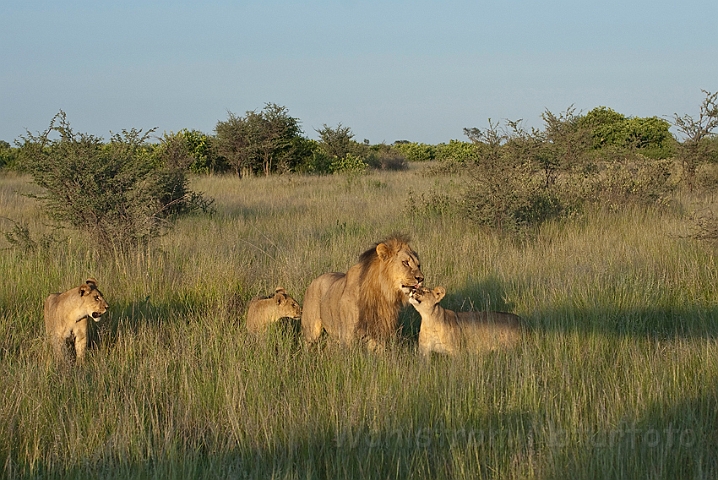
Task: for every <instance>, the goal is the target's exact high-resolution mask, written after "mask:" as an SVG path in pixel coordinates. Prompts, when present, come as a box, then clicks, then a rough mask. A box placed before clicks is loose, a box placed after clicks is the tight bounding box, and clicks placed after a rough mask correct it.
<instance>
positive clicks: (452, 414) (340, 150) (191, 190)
mask: <svg viewBox="0 0 718 480" xmlns="http://www.w3.org/2000/svg"><path fill="white" fill-rule="evenodd" d="M715 100H716V98H715V95H714V94H709V93H706V100H705V102H704V104H703V105H702V106H701V110H700V115H699V117H698V118H693V117H690V116H678V115H676V116H675V119H674V123H673V124H674V126H676V128H677V129H678V130H679V131H680V132H682V133H683V136H680V138H676V137H674V136H673V135H671V134H670V132H669V128H670V126H671V125H670V124H669V123H668V122H666V121H663V120H660V119H657V118H652V119H635V118H628V117H625V116H623V115H621V114H618V113H617V112H614V111H612V110H610V109H608V108H599V109H596V110H593V111H591V112H589V113H587V114H585V115H582V114H578V113H576V112H575V111H573V110H572V109H568V110H567V111H566V112H563V113H560V114H552V113H551V112H545V114H544V125H545V128H544V129H543V130H536V129H531V130H526V129H524V128H523V127H522V125H521V122H505V123H503V124H499V123H490V126H489V127H488V128H487V129H475V128H469V129H467V130H466V131H465V133H466V135H467V137H468V139H469V141H467V142H463V141H452V142H449V143H448V144H441V145H433V146H432V145H423V144H416V143H410V142H397V143H395V144H392V145H368V144H367V142H356V141H355V140H354V138H353V137H354V136H353V134H352V132H351V130H350V129H348V128H347V127H344V126H342V125H339V126H337V127H328V126H326V125H325V126H324V127H323V128H322V129H320V130H319V131H318V132H317V133H318V134H319V137H320V139H319V140H316V141H314V140H308V139H306V138H304V137H303V134H302V133H301V131H300V130H298V121H296V119H291V117H289V116H288V113H287V112H286V109H284V108H283V107H278V106H276V105H271V104H269V105H267V106H266V107H265V109H264V110H262V111H261V112H252V114H251V115H250V114H249V113H248V114H247V115H246V116H245V117H236V116H234V115H231V114H230V115H229V119H228V120H227V122H218V126H217V130H216V134H215V135H206V134H202V133H200V132H196V131H189V130H185V131H182V132H180V133H177V134H166V135H164V136H163V137H162V139H160V141H159V142H155V143H148V142H147V141H146V140H147V138H146V137H145V134H143V133H142V132H140V131H136V130H131V131H128V132H123V134H121V135H119V136H116V137H113V138H112V140H111V141H110V142H107V143H106V142H104V141H102V140H100V139H97V138H94V137H91V136H87V135H82V134H76V133H74V132H72V130H71V128H69V124H67V123H66V122H65V119H64V117H59V118H58V120H61V121H59V123H58V122H57V121H56V123H53V124H51V127H50V128H49V129H48V131H47V132H43V133H40V134H36V135H31V134H29V133H28V135H27V136H26V137H25V138H23V139H21V141H20V142H18V145H17V146H16V147H10V146H9V145H0V152H1V153H0V158H1V159H3V160H2V161H3V162H4V165H5V168H4V172H3V173H2V175H0V211H1V212H2V213H1V214H0V216H2V219H0V230H2V231H3V232H4V238H3V240H2V242H3V243H2V249H1V250H0V271H1V272H2V275H3V281H2V282H0V378H2V388H1V389H0V471H2V474H3V477H5V478H68V477H70V478H147V477H153V478H187V477H196V478H541V479H544V478H551V479H554V478H567V479H569V478H570V479H580V478H597V477H598V478H644V477H650V478H706V479H708V478H715V477H716V476H718V387H717V386H718V294H716V285H718V261H717V260H716V243H715V242H716V240H717V239H718V233H717V232H718V228H716V222H715V220H714V218H713V216H712V214H711V213H710V212H712V211H714V210H715V208H716V206H717V204H716V201H717V200H716V196H715V192H716V186H717V185H718V165H716V145H717V144H716V139H715V136H714V135H713V130H714V129H715V126H714V125H713V124H712V123H711V122H712V121H713V120H712V119H713V118H715V117H716V116H718V115H717V114H718V112H716V105H715ZM257 117H258V118H257ZM277 118H282V121H281V122H279V121H277V125H280V124H281V125H280V126H281V128H280V127H279V126H278V127H277V128H276V129H271V132H275V133H276V136H274V137H272V136H271V135H269V134H267V135H265V136H261V135H260V136H251V135H249V134H247V136H245V137H242V135H239V134H237V136H236V137H232V136H231V135H230V133H227V132H225V133H221V132H222V131H223V130H222V129H223V128H224V125H223V124H224V123H227V124H232V125H234V124H235V123H239V124H243V125H242V126H241V128H240V127H237V130H232V129H231V128H229V126H231V125H227V127H228V128H227V129H228V130H231V131H233V132H235V133H234V134H236V132H237V131H239V132H256V130H253V129H255V128H259V127H257V125H260V126H261V125H264V126H265V127H267V125H269V124H271V123H272V122H273V121H276V120H277ZM221 124H222V126H221ZM712 125H713V126H712ZM58 126H60V127H62V129H60V130H58V129H55V128H56V127H58ZM267 128H268V127H267ZM53 129H54V130H53ZM259 130H262V129H261V128H259ZM63 132H64V135H63ZM287 132H289V133H287ZM690 132H695V133H696V135H695V136H691V133H690ZM265 133H266V132H265ZM234 134H232V135H234ZM257 138H262V139H263V140H261V142H260V141H259V140H256V139H257ZM269 138H274V139H275V140H276V143H272V142H271V141H270V140H268V139H269ZM231 139H234V140H231ZM253 139H254V140H253ZM230 140H231V141H230ZM255 141H256V142H258V143H253V142H255ZM243 142H244V143H243ZM263 142H264V143H263ZM270 143H271V144H272V145H274V147H273V148H275V147H276V150H275V149H270V148H269V145H270ZM250 145H252V146H250ZM261 145H264V147H263V148H264V149H262V148H260V147H261ZM268 152H269V153H268ZM275 153H276V156H274V154H275ZM232 155H235V156H232ZM63 160H64V161H65V162H67V163H68V165H71V166H72V168H67V169H65V167H64V166H63V165H62V162H63ZM43 165H46V167H45V168H43ZM694 167H695V168H694ZM279 173H282V174H281V175H280V174H279ZM310 173H314V174H310ZM328 173H334V174H331V175H327V174H328ZM93 176H96V177H98V178H100V179H102V181H98V180H97V178H92V177H93ZM67 177H69V180H68V178H67ZM61 181H65V182H66V183H65V184H64V187H61V188H56V187H55V185H58V184H60V185H61ZM123 181H126V182H127V183H125V184H122V182H123ZM103 185H107V188H108V190H107V191H104V189H103ZM123 185H124V186H123ZM63 188H64V190H63ZM63 192H65V194H66V196H68V197H70V199H71V200H72V201H67V202H65V203H62V201H61V200H62V198H61V197H62V195H63ZM67 192H70V193H67ZM79 192H82V194H84V195H86V196H87V197H89V198H86V199H83V200H82V202H80V200H79V199H77V198H76V197H77V196H80V195H81V193H79ZM107 193H112V197H113V198H114V200H115V201H114V202H112V201H110V200H108V199H105V200H103V195H105V194H107ZM139 198H142V199H143V200H142V201H140V202H139V203H133V202H134V201H135V200H136V199H139ZM185 201H187V202H189V203H186V204H185V203H184V202H185ZM143 202H144V203H143ZM143 204H147V205H149V207H147V209H143V208H140V206H141V205H143ZM175 207H176V208H175ZM120 209H124V210H122V211H127V212H130V211H131V212H132V213H133V214H136V215H137V216H136V217H133V218H135V220H133V221H132V222H130V223H128V224H124V223H122V222H121V221H120V220H118V219H124V218H126V217H128V215H129V214H123V215H120V214H118V213H114V212H117V211H118V210H120ZM88 210H89V211H92V212H94V213H93V215H94V217H93V218H95V219H96V223H94V224H93V223H91V222H87V221H85V220H76V218H80V219H85V218H87V217H86V214H87V212H88ZM100 214H102V215H100ZM142 219H144V220H142ZM155 220H156V221H157V223H156V224H154V227H152V228H149V227H147V223H143V222H150V221H155ZM138 223H139V224H141V225H145V229H140V230H133V228H132V225H136V224H138ZM113 225H114V226H113ZM112 228H117V229H118V230H112ZM101 229H106V230H107V231H109V232H117V231H119V230H122V231H127V232H136V231H139V232H140V233H139V234H137V233H133V234H132V235H130V236H129V237H127V238H125V237H120V236H119V235H120V234H119V233H117V234H116V233H110V234H108V238H110V239H113V240H110V241H105V240H103V238H105V237H103V236H102V235H99V234H98V233H97V231H95V230H98V231H99V230H101ZM393 232H404V233H407V234H409V235H410V236H411V238H412V246H413V247H414V248H415V250H417V251H418V252H419V254H420V256H421V259H422V271H423V273H424V274H425V275H426V284H427V285H428V286H432V287H433V286H437V285H441V286H444V287H446V289H447V291H448V294H447V297H446V298H445V299H444V300H443V301H442V304H443V305H444V306H446V307H447V308H451V309H455V310H468V309H492V310H503V311H510V312H514V313H517V314H519V315H520V316H521V317H523V319H524V321H525V323H526V327H527V330H526V334H525V338H524V341H523V342H522V345H521V346H520V347H519V348H518V349H515V350H510V351H501V352H495V353H492V354H488V355H483V356H472V355H460V356H458V357H456V358H444V357H441V356H435V357H432V358H430V359H428V360H426V359H422V358H420V356H419V355H417V353H416V339H417V333H418V328H419V317H418V314H416V312H414V311H413V309H411V307H408V308H407V309H405V310H404V311H403V312H402V316H401V323H402V329H401V331H400V332H399V334H398V335H397V339H396V341H395V342H394V343H392V344H391V345H390V346H389V348H388V349H387V350H386V352H384V353H369V352H366V351H364V350H363V349H362V348H359V347H357V348H353V349H346V348H340V347H337V346H336V345H333V344H332V343H331V342H330V341H325V342H321V343H320V344H319V345H316V346H307V345H305V344H304V343H303V341H302V339H301V336H300V335H299V334H298V333H297V331H296V325H293V324H291V323H287V324H283V325H281V326H278V328H275V329H273V330H272V331H271V332H270V335H269V336H268V337H267V338H264V339H258V338H255V337H254V336H252V335H250V334H248V333H247V332H246V330H245V328H244V324H243V322H244V315H245V311H246V306H247V304H248V302H249V300H250V299H251V298H252V297H254V296H257V295H268V294H270V293H272V292H273V291H274V289H275V287H276V286H278V285H282V286H283V287H285V288H286V290H287V292H289V293H290V294H291V295H292V296H293V297H295V298H296V299H297V300H300V301H301V300H302V297H303V294H304V291H305V290H306V287H307V286H308V285H309V283H310V282H311V280H312V279H313V278H315V277H317V276H318V275H320V274H321V273H324V272H326V271H332V270H336V271H344V270H346V269H347V268H348V267H349V266H350V265H352V264H353V263H354V262H355V261H356V259H357V257H358V255H359V254H360V253H361V252H362V251H364V250H365V249H366V248H368V247H369V246H371V244H373V243H374V242H376V241H378V240H381V239H382V238H384V237H386V236H388V235H390V234H391V233H393ZM119 238H122V240H121V241H120V240H117V239H119ZM88 276H94V277H95V278H97V279H98V284H99V287H100V289H101V290H102V291H103V293H104V294H105V298H106V299H107V301H108V302H109V304H110V309H109V311H108V313H107V314H106V316H104V317H103V318H102V320H101V321H100V322H99V323H98V324H96V325H95V327H96V328H95V329H94V330H93V332H92V345H91V347H92V348H91V349H90V351H89V353H88V358H87V361H86V364H85V365H84V366H82V367H80V368H68V367H65V366H62V365H56V364H55V363H54V362H53V361H52V355H51V352H50V351H49V349H48V347H47V345H46V343H45V341H44V337H43V335H44V331H43V329H44V326H43V319H42V304H43V301H44V299H45V297H46V296H47V295H48V294H49V293H50V292H55V291H59V290H65V289H68V288H71V287H74V286H77V285H79V284H80V283H81V282H82V281H84V279H85V278H87V277H88Z"/></svg>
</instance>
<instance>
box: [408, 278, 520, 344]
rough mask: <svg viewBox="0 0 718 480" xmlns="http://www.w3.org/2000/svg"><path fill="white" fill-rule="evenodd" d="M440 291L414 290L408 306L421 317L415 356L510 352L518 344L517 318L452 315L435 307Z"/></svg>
mask: <svg viewBox="0 0 718 480" xmlns="http://www.w3.org/2000/svg"><path fill="white" fill-rule="evenodd" d="M444 295H446V289H445V288H444V287H436V288H434V289H433V290H430V289H428V288H423V287H422V288H417V289H414V290H413V291H412V292H411V294H410V295H409V303H411V304H412V305H413V306H414V308H415V309H416V311H417V312H419V315H421V327H420V329H419V352H420V353H421V354H422V355H429V354H430V353H431V352H437V353H445V354H449V355H455V354H457V353H458V352H459V351H469V352H473V353H484V352H488V351H492V350H497V349H499V348H510V347H513V346H515V345H516V344H518V343H519V341H520V340H521V336H522V334H521V317H519V316H518V315H514V314H513V313H505V312H455V311H453V310H448V309H445V308H443V307H442V306H441V305H439V302H440V301H441V299H442V298H444Z"/></svg>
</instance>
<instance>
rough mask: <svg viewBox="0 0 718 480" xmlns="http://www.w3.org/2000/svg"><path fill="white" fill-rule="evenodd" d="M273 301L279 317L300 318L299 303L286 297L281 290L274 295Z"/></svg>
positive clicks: (300, 308)
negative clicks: (275, 303)
mask: <svg viewBox="0 0 718 480" xmlns="http://www.w3.org/2000/svg"><path fill="white" fill-rule="evenodd" d="M274 299H275V300H276V302H277V310H278V312H279V314H280V315H281V317H287V318H294V319H299V318H301V317H302V307H300V306H299V303H298V302H297V301H296V300H294V298H292V297H291V296H290V295H288V294H287V293H286V292H285V291H284V290H283V289H282V290H281V291H279V289H278V290H277V292H276V293H275V295H274Z"/></svg>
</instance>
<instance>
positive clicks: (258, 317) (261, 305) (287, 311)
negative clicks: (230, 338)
mask: <svg viewBox="0 0 718 480" xmlns="http://www.w3.org/2000/svg"><path fill="white" fill-rule="evenodd" d="M301 316H302V308H301V307H300V306H299V303H297V301H296V300H294V299H293V298H292V297H291V296H290V295H289V294H288V293H287V292H286V290H284V288H282V287H277V289H276V290H275V291H274V295H273V296H271V297H268V298H254V299H252V301H251V302H249V307H248V308H247V330H249V331H250V332H252V333H263V332H266V331H267V328H269V326H270V325H271V324H272V323H274V322H278V321H279V319H281V318H293V319H299V318H300V317H301Z"/></svg>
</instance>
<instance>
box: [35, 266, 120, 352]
mask: <svg viewBox="0 0 718 480" xmlns="http://www.w3.org/2000/svg"><path fill="white" fill-rule="evenodd" d="M107 308H108V305H107V302H106V301H105V299H104V298H103V296H102V292H100V291H99V290H98V289H97V280H95V279H94V278H88V279H87V280H86V281H85V283H84V284H83V285H80V286H79V287H75V288H72V289H70V290H68V291H66V292H64V293H53V294H51V295H50V296H49V297H47V299H46V300H45V330H46V331H47V336H48V339H49V340H50V344H51V345H52V349H53V351H54V353H55V358H56V359H57V360H58V361H64V360H66V359H70V360H71V359H72V356H71V353H72V352H68V348H67V347H70V345H68V344H74V347H75V348H74V350H75V358H76V359H77V363H78V364H81V363H82V362H83V360H84V358H85V349H86V348H87V317H92V319H93V320H94V321H96V322H97V321H99V319H100V316H101V315H102V314H103V313H105V312H106V311H107ZM70 350H71V349H70ZM68 353H69V354H70V357H67V356H66V354H68Z"/></svg>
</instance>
